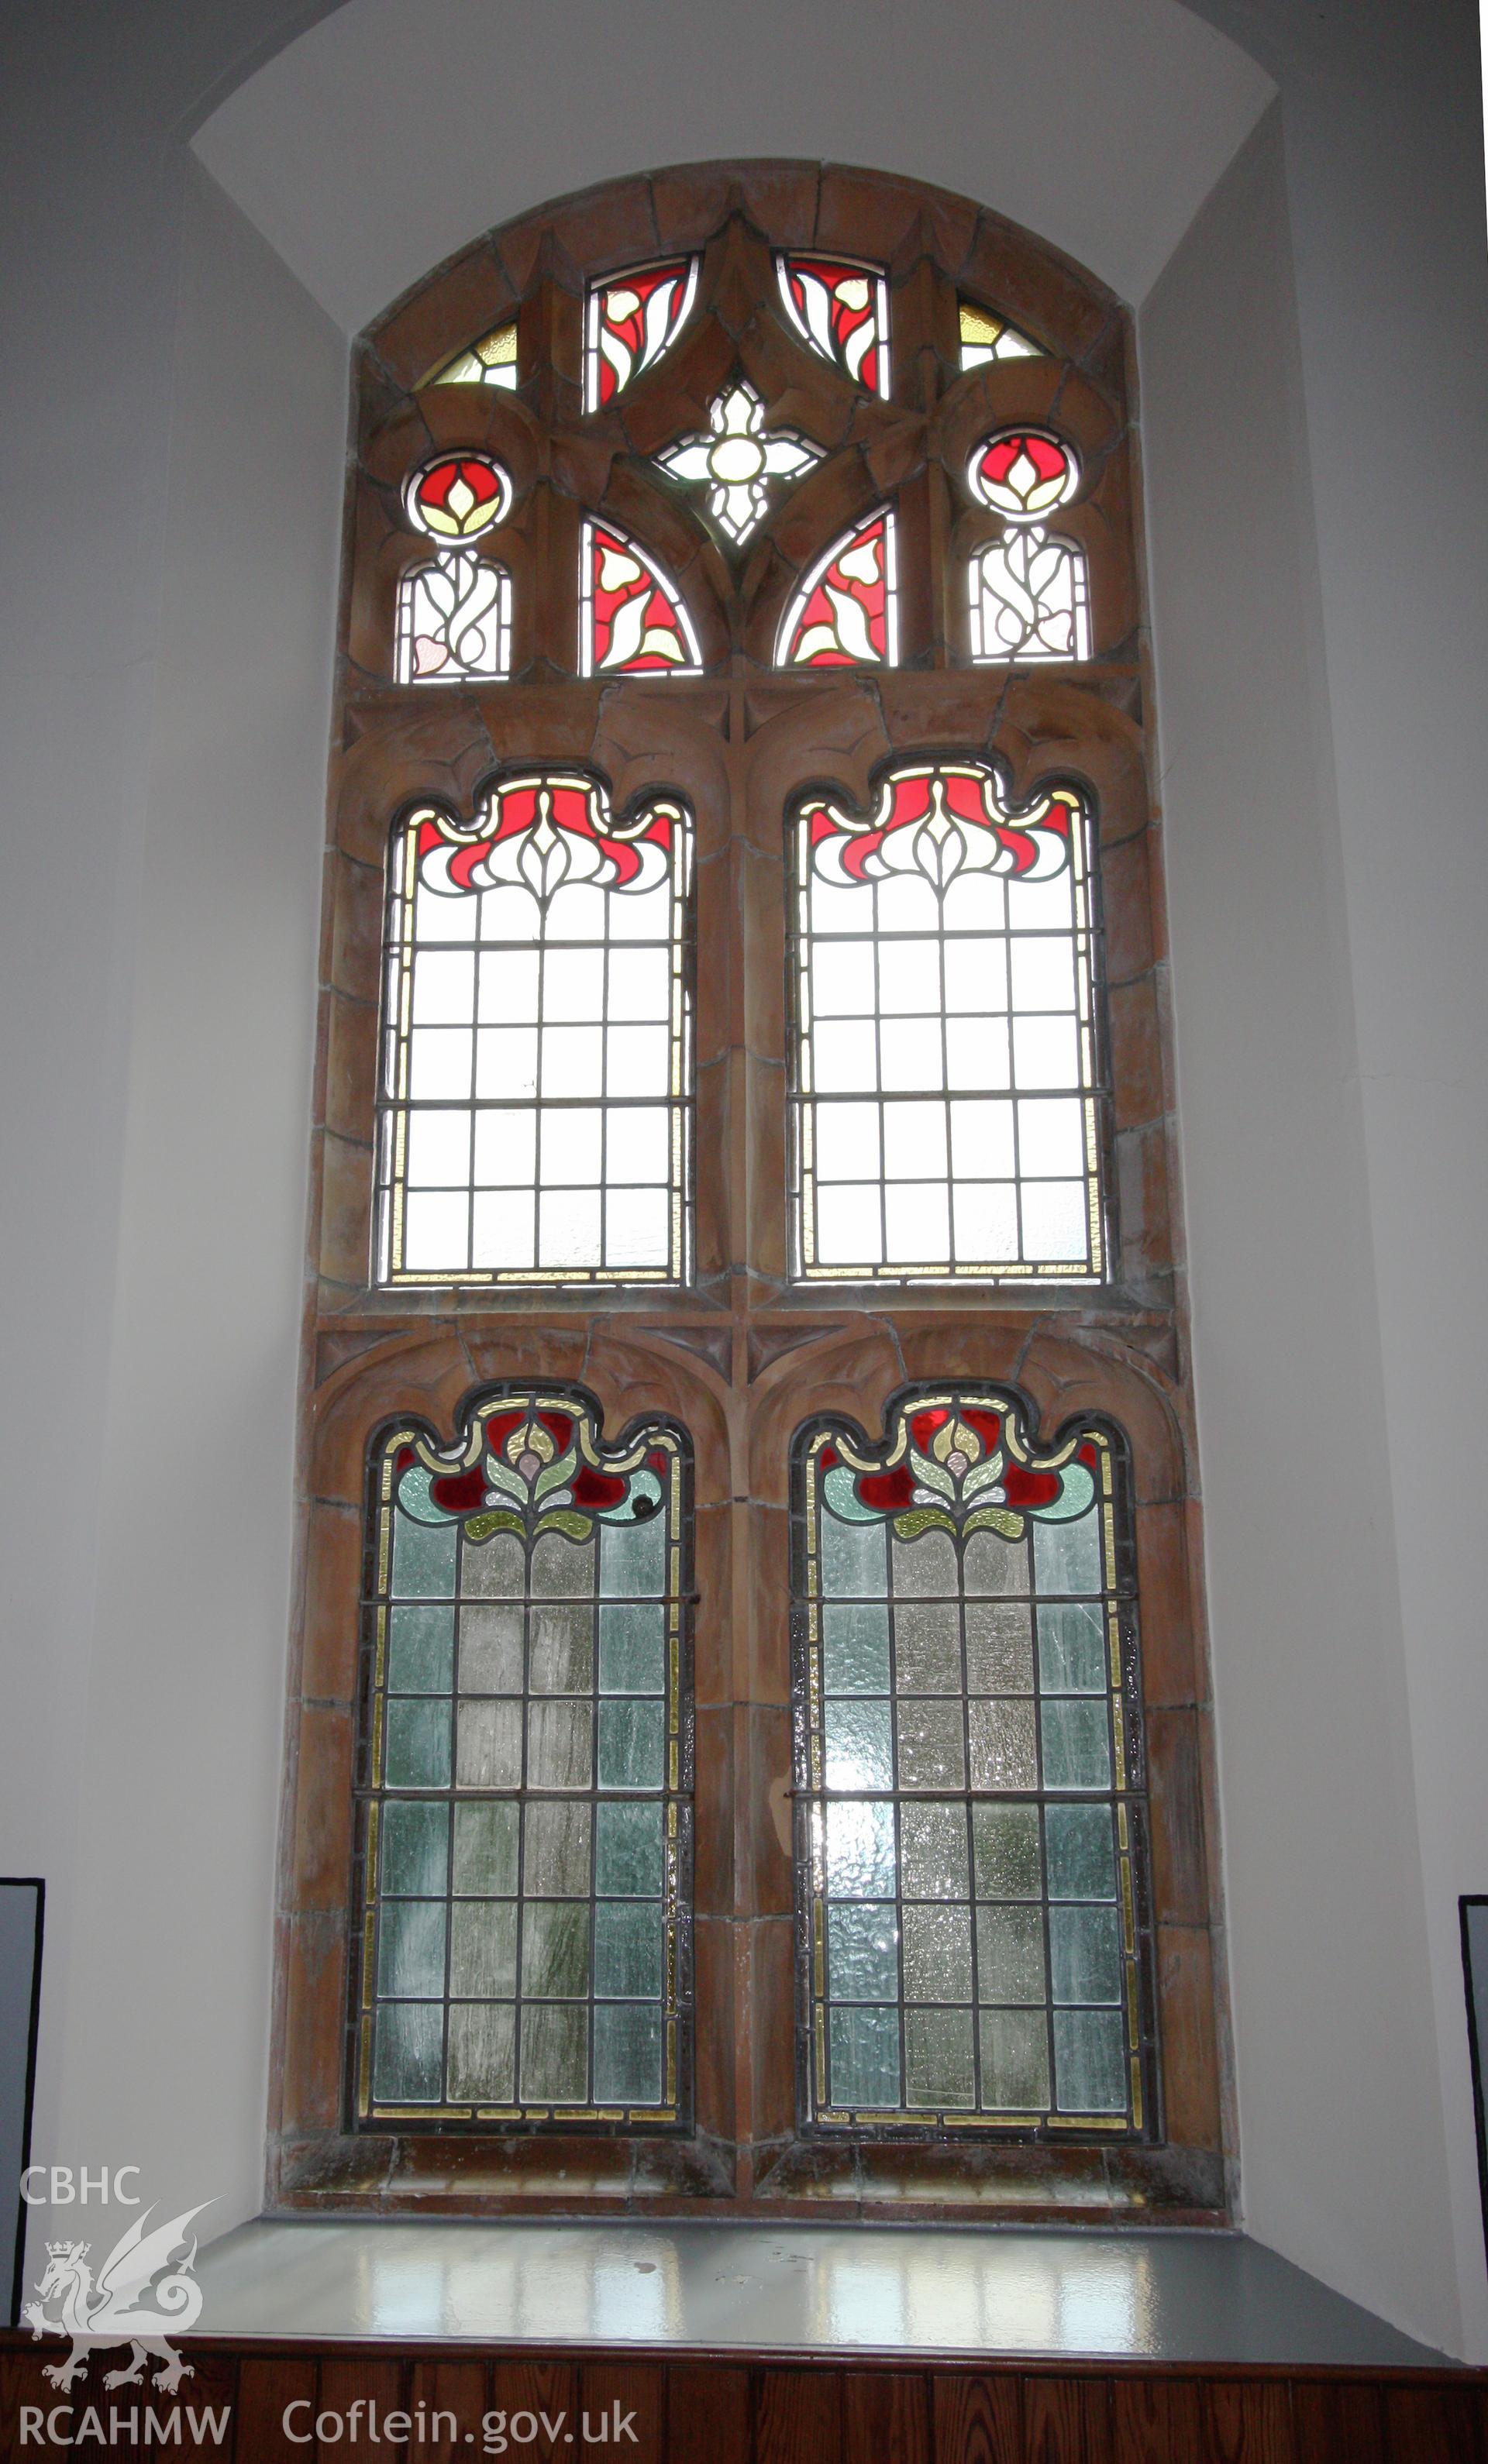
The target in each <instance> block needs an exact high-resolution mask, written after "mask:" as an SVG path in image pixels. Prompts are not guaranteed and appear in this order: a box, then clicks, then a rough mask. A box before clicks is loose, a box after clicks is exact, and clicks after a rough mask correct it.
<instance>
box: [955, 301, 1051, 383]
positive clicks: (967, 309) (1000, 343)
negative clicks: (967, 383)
mask: <svg viewBox="0 0 1488 2464" xmlns="http://www.w3.org/2000/svg"><path fill="white" fill-rule="evenodd" d="M1041 357H1042V354H1041V352H1040V351H1039V347H1038V344H1037V343H1036V342H1031V341H1029V338H1028V336H1027V335H1026V334H1020V333H1019V331H1018V329H1017V327H1016V325H1010V324H1009V322H1008V320H1007V319H1006V317H994V316H993V315H992V312H991V310H990V309H989V308H975V307H973V306H972V304H971V302H970V300H969V299H963V301H962V302H961V369H962V374H963V375H965V374H966V370H967V368H984V367H986V366H987V365H988V363H989V362H991V361H992V360H1036V359H1039V358H1041Z"/></svg>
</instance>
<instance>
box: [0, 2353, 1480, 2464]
mask: <svg viewBox="0 0 1488 2464" xmlns="http://www.w3.org/2000/svg"><path fill="white" fill-rule="evenodd" d="M65 2350H66V2348H65V2346H63V2345H61V2344H60V2343H56V2342H55V2341H49V2342H47V2343H42V2344H35V2343H31V2342H30V2341H26V2340H23V2339H22V2337H21V2336H20V2335H18V2334H16V2333H14V2332H6V2333H4V2334H0V2464H11V2458H12V2457H19V2456H21V2455H22V2454H25V2453H31V2452H34V2453H38V2454H41V2453H49V2452H56V2451H58V2450H59V2449H64V2448H65V2449H68V2450H70V2452H71V2453H73V2454H75V2455H79V2456H87V2457H100V2458H101V2457H108V2458H112V2457H115V2456H119V2455H125V2454H127V2455H131V2456H133V2457H135V2458H141V2457H159V2458H161V2459H165V2458H170V2459H172V2464H199V2459H204V2458H206V2457H209V2456H210V2457H212V2458H215V2459H217V2464H290V2459H293V2458H296V2457H300V2458H306V2459H308V2464H328V2459H329V2458H331V2457H332V2456H334V2457H335V2458H336V2459H337V2464H371V2459H372V2458H373V2457H375V2458H376V2459H377V2464H400V2460H401V2464H414V2459H418V2464H425V2459H430V2460H431V2464H433V2459H437V2464H456V2459H461V2458H470V2459H472V2464H475V2459H477V2458H480V2459H483V2458H484V2457H486V2456H488V2455H500V2456H503V2457H504V2458H505V2459H506V2464H579V2459H580V2458H582V2457H583V2456H585V2455H589V2454H593V2453H595V2452H596V2451H599V2450H602V2451H603V2453H604V2454H605V2456H606V2458H607V2464H616V2459H619V2458H626V2459H629V2464H1488V2371H1482V2370H1476V2371H1475V2370H1465V2369H1460V2370H1410V2371H1405V2370H1397V2371H1393V2372H1391V2371H1384V2370H1381V2371H1378V2372H1370V2371H1367V2370H1326V2369H1307V2370H1288V2369H1285V2368H1276V2367H1274V2368H1262V2367H1257V2366H1248V2367H1244V2368H1241V2367H1238V2366H1236V2365H1229V2366H1227V2367H1219V2366H1216V2367H1213V2368H1210V2369H1204V2368H1200V2367H1198V2366H1196V2365H1189V2364H1184V2365H1175V2366H1172V2367H1169V2368H1163V2367H1161V2366H1159V2365H1155V2364H1154V2365H1143V2364H1137V2363H1129V2362H1128V2363H1122V2364H1120V2365H1113V2364H1111V2363H1109V2362H1100V2363H1080V2362H1071V2363H1067V2364H1062V2365H1061V2364H1058V2363H1051V2362H1037V2363H1032V2364H1026V2365H1020V2364H1018V2363H1015V2362H995V2363H988V2362H983V2363H981V2364H979V2365H978V2364H970V2363H966V2362H961V2363H953V2362H946V2361H936V2362H930V2361H917V2360H915V2359H913V2358H912V2357H909V2356H905V2355H902V2354H900V2355H898V2356H894V2357H884V2358H882V2359H878V2358H875V2357H871V2356H863V2355H859V2354H851V2353H840V2354H833V2355H830V2356H828V2355H823V2356H820V2357H813V2358H811V2359H807V2358H805V2357H803V2356H792V2357H790V2358H789V2359H786V2358H784V2357H766V2356H763V2355H729V2356H720V2357H708V2358H693V2357H689V2358H687V2359H685V2360H676V2361H674V2360H671V2359H669V2358H668V2357H667V2355H666V2354H665V2353H658V2352H655V2351H651V2352H645V2353H635V2354H631V2353H617V2352H614V2351H610V2352H585V2353H575V2352H567V2351H565V2352H552V2351H547V2352H532V2351H513V2350H512V2349H511V2348H510V2347H507V2348H506V2349H504V2350H497V2349H494V2348H492V2349H485V2348H482V2347H480V2346H477V2345H470V2344H466V2345H461V2346H458V2347H452V2346H449V2345H440V2346H431V2345H430V2344H429V2343H423V2344H416V2343H415V2344H409V2345H407V2346H403V2347H399V2346H397V2345H391V2344H389V2343H377V2344H375V2345H374V2344H365V2345H350V2344H340V2345H334V2346H332V2345H328V2344H327V2345H324V2346H317V2345H314V2344H309V2343H302V2342H297V2343H293V2344H290V2343H285V2344H284V2345H282V2346H279V2345H274V2344H270V2343H262V2342H255V2343H252V2344H247V2343H245V2344H240V2345H236V2346H234V2345H232V2344H229V2343H225V2342H223V2341H219V2340H217V2339H210V2340H206V2339H200V2338H195V2337H193V2338H191V2339H189V2342H188V2344H187V2351H188V2353H189V2357H190V2363H191V2375H190V2376H189V2378H186V2379H183V2381H182V2384H181V2387H180V2388H179V2390H178V2391H177V2393H176V2394H175V2395H173V2396H172V2395H167V2394H166V2393H165V2392H164V2391H163V2390H161V2389H159V2388H157V2387H154V2386H153V2385H152V2384H151V2382H150V2380H149V2379H148V2378H145V2379H144V2381H143V2382H142V2384H141V2385H140V2386H138V2387H121V2388H115V2389H110V2388H108V2387H106V2386H105V2384H104V2382H105V2378H106V2376H107V2374H108V2373H109V2372H110V2371H111V2370H112V2369H114V2368H115V2367H117V2366H118V2365H119V2364H120V2362H121V2361H122V2358H123V2356H122V2352H121V2351H117V2350H112V2349H111V2350H107V2351H103V2352H100V2353H97V2354H95V2355H94V2356H93V2357H92V2358H91V2360H90V2362H89V2365H88V2367H87V2368H86V2370H84V2371H82V2372H80V2373H79V2375H78V2379H77V2381H76V2383H75V2384H74V2386H73V2387H71V2388H59V2387H55V2386H53V2385H52V2384H50V2383H49V2382H48V2381H47V2379H46V2378H45V2377H44V2375H43V2370H44V2366H45V2365H48V2364H51V2365H56V2363H57V2362H58V2361H59V2360H61V2359H62V2358H63V2357H64V2355H65ZM286 2415H287V2421H286ZM400 2415H401V2416H402V2418H401V2420H400V2419H399V2416H400ZM317 2424H319V2425H320V2427H319V2431H317ZM389 2425H390V2428H389Z"/></svg>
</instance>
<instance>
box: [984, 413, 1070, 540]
mask: <svg viewBox="0 0 1488 2464" xmlns="http://www.w3.org/2000/svg"><path fill="white" fill-rule="evenodd" d="M968 475H969V478H970V482H971V486H972V490H973V492H974V493H975V494H976V495H979V496H980V497H981V499H982V502H983V504H984V505H989V506H990V507H991V509H992V511H993V513H995V514H1001V515H1002V516H1003V517H1004V519H1005V520H1007V521H1010V522H1036V521H1039V520H1041V518H1042V517H1043V516H1044V515H1045V514H1051V513H1053V511H1054V509H1055V505H1064V504H1068V502H1069V500H1070V498H1071V496H1073V495H1074V494H1075V491H1076V489H1077V487H1078V485H1079V465H1078V463H1077V461H1076V459H1075V455H1074V453H1073V452H1072V451H1071V450H1070V448H1069V446H1067V445H1062V444H1061V443H1060V441H1059V439H1058V438H1057V437H1056V436H1048V435H1045V434H1043V433H1041V432H1040V431H1039V430H1038V429H1011V430H1010V431H1009V432H1008V433H1007V434H1005V435H1002V436H993V437H989V438H988V440H987V441H986V442H985V443H983V444H981V445H979V446H978V447H977V448H976V451H975V452H974V453H973V454H972V456H971V463H970V469H969V473H968Z"/></svg>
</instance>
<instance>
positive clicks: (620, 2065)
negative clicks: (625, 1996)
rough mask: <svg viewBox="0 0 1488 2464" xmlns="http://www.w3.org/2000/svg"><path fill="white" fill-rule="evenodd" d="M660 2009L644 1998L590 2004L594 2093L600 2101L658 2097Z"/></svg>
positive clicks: (626, 2101) (639, 2101) (634, 2101)
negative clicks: (592, 2028) (592, 2026)
mask: <svg viewBox="0 0 1488 2464" xmlns="http://www.w3.org/2000/svg"><path fill="white" fill-rule="evenodd" d="M661 2051H662V2040H661V2013H660V2011H659V2010H657V2009H653V2008H652V2007H651V2006H649V2005H648V2004H646V2003H644V2002H640V2003H637V2002H611V2003H604V2002H599V2003H596V2004H595V2006H594V2095H595V2098H596V2100H597V2101H598V2102H599V2103H601V2104H659V2103H660V2101H661Z"/></svg>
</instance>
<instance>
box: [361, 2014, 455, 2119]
mask: <svg viewBox="0 0 1488 2464" xmlns="http://www.w3.org/2000/svg"><path fill="white" fill-rule="evenodd" d="M443 2068H444V2012H443V2010H442V2009H441V2007H440V2006H439V2004H438V2003H430V2002H402V2003H399V2002H384V2003H380V2004H379V2006H378V2011H377V2035H376V2047H375V2051H374V2054H373V2057H372V2093H373V2095H374V2096H375V2097H376V2098H377V2099H378V2101H379V2102H380V2103H384V2104H433V2103H435V2102H436V2101H437V2100H438V2096H439V2090H440V2085H441V2080H440V2074H441V2072H442V2070H443Z"/></svg>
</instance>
